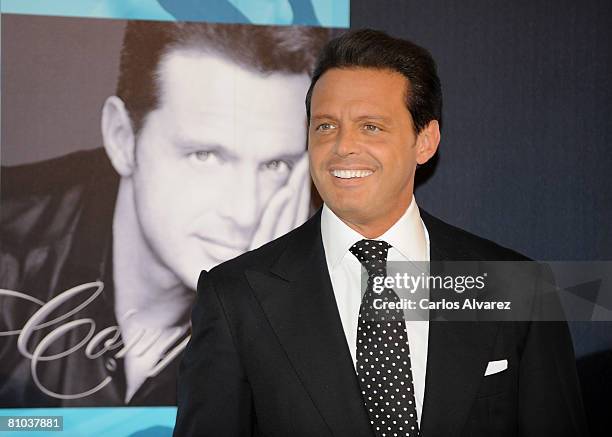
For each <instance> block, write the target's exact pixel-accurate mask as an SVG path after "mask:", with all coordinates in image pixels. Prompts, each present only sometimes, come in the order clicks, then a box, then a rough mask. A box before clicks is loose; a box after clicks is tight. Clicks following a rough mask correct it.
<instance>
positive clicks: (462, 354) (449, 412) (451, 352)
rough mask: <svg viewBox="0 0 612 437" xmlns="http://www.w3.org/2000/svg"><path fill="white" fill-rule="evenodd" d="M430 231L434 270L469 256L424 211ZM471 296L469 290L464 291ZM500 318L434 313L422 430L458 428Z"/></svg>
mask: <svg viewBox="0 0 612 437" xmlns="http://www.w3.org/2000/svg"><path fill="white" fill-rule="evenodd" d="M422 215H423V220H424V221H425V224H426V225H427V227H428V230H429V234H430V258H431V261H432V264H431V268H432V270H431V274H432V275H440V274H442V275H443V272H444V263H443V262H441V261H445V260H457V261H461V260H466V255H465V253H462V252H461V248H457V247H455V246H453V244H452V243H451V241H452V240H451V239H446V238H441V236H440V233H439V232H437V230H438V229H437V228H438V227H439V224H438V223H437V222H436V223H432V222H431V221H430V216H429V215H428V214H426V213H423V214H422ZM466 297H467V296H466ZM498 326H499V325H498V324H497V323H490V322H488V323H484V322H478V321H470V322H457V321H440V320H436V314H435V312H434V313H430V323H429V340H428V352H427V372H426V380H425V398H424V405H423V413H422V418H421V426H420V428H421V431H422V434H423V435H445V436H452V435H455V434H458V433H460V431H461V429H463V427H464V425H465V421H466V420H467V417H468V414H469V411H470V408H471V405H472V403H473V400H474V398H475V396H476V393H477V391H478V387H479V384H480V382H481V380H482V377H483V375H484V372H485V367H486V363H487V360H488V356H489V352H490V349H491V348H492V346H493V344H494V341H495V337H496V335H497V331H498Z"/></svg>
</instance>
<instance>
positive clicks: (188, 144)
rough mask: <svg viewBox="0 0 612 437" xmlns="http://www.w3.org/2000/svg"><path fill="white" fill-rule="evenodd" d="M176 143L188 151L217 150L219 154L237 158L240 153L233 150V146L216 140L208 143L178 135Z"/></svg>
mask: <svg viewBox="0 0 612 437" xmlns="http://www.w3.org/2000/svg"><path fill="white" fill-rule="evenodd" d="M175 144H176V145H177V146H178V147H179V148H180V149H182V150H184V151H186V152H198V151H206V152H216V153H218V154H219V155H221V156H224V157H226V158H229V159H236V158H237V157H238V155H237V154H236V153H235V152H234V151H232V150H231V148H229V147H225V146H224V145H223V144H220V143H216V142H210V143H207V142H201V141H194V140H190V139H187V138H180V137H178V138H176V141H175Z"/></svg>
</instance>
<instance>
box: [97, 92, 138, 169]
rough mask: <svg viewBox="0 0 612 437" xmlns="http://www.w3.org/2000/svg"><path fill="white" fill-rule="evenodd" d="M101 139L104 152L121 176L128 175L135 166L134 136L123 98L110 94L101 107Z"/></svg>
mask: <svg viewBox="0 0 612 437" xmlns="http://www.w3.org/2000/svg"><path fill="white" fill-rule="evenodd" d="M101 127H102V139H103V141H104V148H105V149H106V154H107V155H108V158H109V159H110V160H111V162H112V164H113V167H115V170H116V171H117V173H119V175H121V176H122V177H129V176H131V175H132V172H133V171H134V167H135V166H136V136H135V135H134V129H133V128H132V123H131V121H130V116H129V114H128V112H127V109H126V108H125V104H124V103H123V100H121V99H120V98H119V97H117V96H111V97H109V98H107V99H106V101H105V102H104V107H103V108H102V122H101Z"/></svg>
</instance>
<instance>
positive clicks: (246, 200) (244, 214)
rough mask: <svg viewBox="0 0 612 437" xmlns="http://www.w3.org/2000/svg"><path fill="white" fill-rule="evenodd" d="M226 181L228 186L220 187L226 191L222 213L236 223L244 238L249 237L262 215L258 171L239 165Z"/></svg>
mask: <svg viewBox="0 0 612 437" xmlns="http://www.w3.org/2000/svg"><path fill="white" fill-rule="evenodd" d="M226 181H227V182H226V183H227V186H226V187H219V189H220V190H222V191H223V193H224V198H223V199H221V202H222V206H221V210H222V211H223V212H222V215H223V216H224V218H225V219H227V220H228V221H230V222H232V223H233V224H234V226H235V228H236V230H237V231H238V232H240V234H241V236H242V237H243V238H245V239H248V238H249V237H250V236H251V235H252V233H253V231H254V229H255V227H256V225H257V223H258V221H259V215H260V214H259V212H260V211H259V209H260V199H259V197H260V196H258V181H257V172H256V171H253V170H250V171H249V170H247V169H245V168H241V167H240V166H239V167H237V168H235V169H234V171H233V172H232V175H231V178H229V180H226Z"/></svg>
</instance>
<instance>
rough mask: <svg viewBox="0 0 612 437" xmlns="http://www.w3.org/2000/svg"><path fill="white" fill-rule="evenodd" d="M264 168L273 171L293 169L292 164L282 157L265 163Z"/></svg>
mask: <svg viewBox="0 0 612 437" xmlns="http://www.w3.org/2000/svg"><path fill="white" fill-rule="evenodd" d="M263 168H264V170H269V171H273V172H285V171H289V170H291V164H290V163H289V162H287V161H283V160H282V159H273V160H272V161H268V162H266V163H265V164H263Z"/></svg>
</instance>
